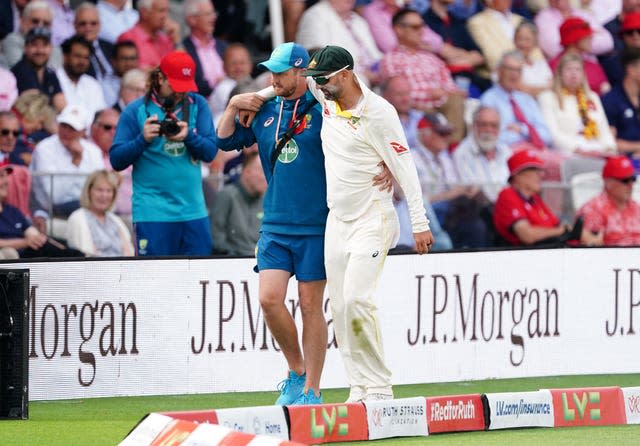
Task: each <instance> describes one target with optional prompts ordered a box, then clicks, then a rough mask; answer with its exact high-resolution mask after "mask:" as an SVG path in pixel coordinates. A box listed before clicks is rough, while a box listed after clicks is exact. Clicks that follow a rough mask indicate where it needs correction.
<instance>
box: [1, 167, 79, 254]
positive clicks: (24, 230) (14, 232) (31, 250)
mask: <svg viewBox="0 0 640 446" xmlns="http://www.w3.org/2000/svg"><path fill="white" fill-rule="evenodd" d="M12 172H13V168H12V167H11V166H9V165H7V164H0V258H2V259H17V258H19V257H22V258H32V257H80V256H82V255H83V254H82V253H81V252H79V251H77V250H75V249H69V248H68V247H67V246H65V245H63V244H61V243H60V242H58V241H56V240H54V239H50V238H48V237H47V236H46V235H45V234H43V233H42V232H40V231H39V230H38V229H36V227H35V226H33V225H32V224H31V222H30V221H29V220H28V219H27V217H25V215H24V214H23V213H22V212H21V211H20V210H19V209H18V208H15V207H13V206H12V205H10V204H8V203H7V202H6V200H7V196H8V194H9V175H10V174H12Z"/></svg>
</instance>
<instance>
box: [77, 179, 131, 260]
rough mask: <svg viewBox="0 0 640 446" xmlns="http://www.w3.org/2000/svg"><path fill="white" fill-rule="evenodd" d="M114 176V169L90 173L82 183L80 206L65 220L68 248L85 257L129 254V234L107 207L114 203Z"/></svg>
mask: <svg viewBox="0 0 640 446" xmlns="http://www.w3.org/2000/svg"><path fill="white" fill-rule="evenodd" d="M117 190H118V177H117V175H116V174H115V173H114V172H108V171H106V170H98V171H96V172H93V173H92V174H91V175H89V177H87V180H86V182H85V184H84V187H83V189H82V195H81V196H80V205H81V207H80V209H77V210H76V211H74V212H73V213H72V214H71V215H70V216H69V220H68V221H67V234H66V239H67V243H68V245H69V246H70V247H72V248H75V249H78V250H80V251H82V252H83V253H85V254H86V255H87V256H93V257H119V256H132V255H133V244H132V242H131V234H130V233H129V229H128V228H127V226H126V225H125V224H124V222H123V221H122V219H121V218H120V217H118V216H117V215H116V214H114V213H113V212H112V211H111V209H112V208H113V206H114V204H115V202H116V196H117Z"/></svg>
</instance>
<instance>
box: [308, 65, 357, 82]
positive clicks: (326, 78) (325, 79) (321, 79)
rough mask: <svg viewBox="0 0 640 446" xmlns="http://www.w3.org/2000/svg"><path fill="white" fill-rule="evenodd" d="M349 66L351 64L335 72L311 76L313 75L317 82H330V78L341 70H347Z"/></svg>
mask: <svg viewBox="0 0 640 446" xmlns="http://www.w3.org/2000/svg"><path fill="white" fill-rule="evenodd" d="M347 68H349V65H345V66H344V67H342V68H340V69H339V70H336V71H334V72H333V73H329V74H323V75H322V76H311V77H312V78H313V80H314V81H316V84H318V85H326V84H327V83H329V79H331V78H332V77H333V76H335V75H336V74H338V73H340V72H341V71H344V70H346V69H347Z"/></svg>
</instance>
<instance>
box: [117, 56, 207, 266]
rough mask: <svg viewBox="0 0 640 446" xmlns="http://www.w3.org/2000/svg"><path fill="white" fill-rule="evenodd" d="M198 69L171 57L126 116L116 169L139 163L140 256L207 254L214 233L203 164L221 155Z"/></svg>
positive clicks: (135, 169) (181, 58)
mask: <svg viewBox="0 0 640 446" xmlns="http://www.w3.org/2000/svg"><path fill="white" fill-rule="evenodd" d="M195 71H196V70H195V63H194V62H193V59H191V57H190V56H189V55H188V54H187V53H184V52H181V51H172V52H171V53H169V54H167V55H166V56H164V57H163V58H162V60H161V61H160V66H159V67H158V68H156V69H154V70H152V71H151V72H150V73H149V81H148V90H147V93H146V94H145V95H144V96H143V97H141V98H138V99H136V100H135V101H133V102H132V103H130V104H129V105H128V106H127V108H125V110H124V111H123V112H122V116H120V121H119V122H118V127H117V129H116V134H115V136H114V138H113V145H112V146H111V150H110V151H109V158H110V160H111V165H112V166H113V168H114V169H116V170H123V169H125V168H127V167H128V166H129V165H133V174H132V178H133V223H134V227H135V236H136V254H138V255H147V256H151V255H209V254H211V250H212V247H213V246H212V245H213V244H212V240H211V228H210V224H209V217H208V213H207V208H206V206H205V203H204V193H203V191H202V174H201V171H200V161H205V162H210V161H212V160H213V158H214V157H215V155H216V152H217V149H216V145H215V129H214V126H213V121H212V119H211V112H210V111H209V107H208V106H207V101H206V100H205V99H204V98H203V97H202V96H200V95H199V94H197V93H193V92H194V91H197V89H198V88H197V86H196V84H195V81H194V77H195Z"/></svg>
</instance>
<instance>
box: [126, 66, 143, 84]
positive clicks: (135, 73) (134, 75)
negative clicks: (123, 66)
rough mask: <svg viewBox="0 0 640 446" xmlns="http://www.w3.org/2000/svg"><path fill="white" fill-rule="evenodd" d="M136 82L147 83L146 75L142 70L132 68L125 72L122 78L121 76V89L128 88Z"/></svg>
mask: <svg viewBox="0 0 640 446" xmlns="http://www.w3.org/2000/svg"><path fill="white" fill-rule="evenodd" d="M137 80H141V81H142V82H146V81H147V73H145V72H144V71H142V70H140V69H138V68H132V69H130V70H129V71H127V72H126V73H124V76H122V82H121V85H122V86H123V87H128V86H130V85H131V84H132V83H133V82H135V81H137Z"/></svg>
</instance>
